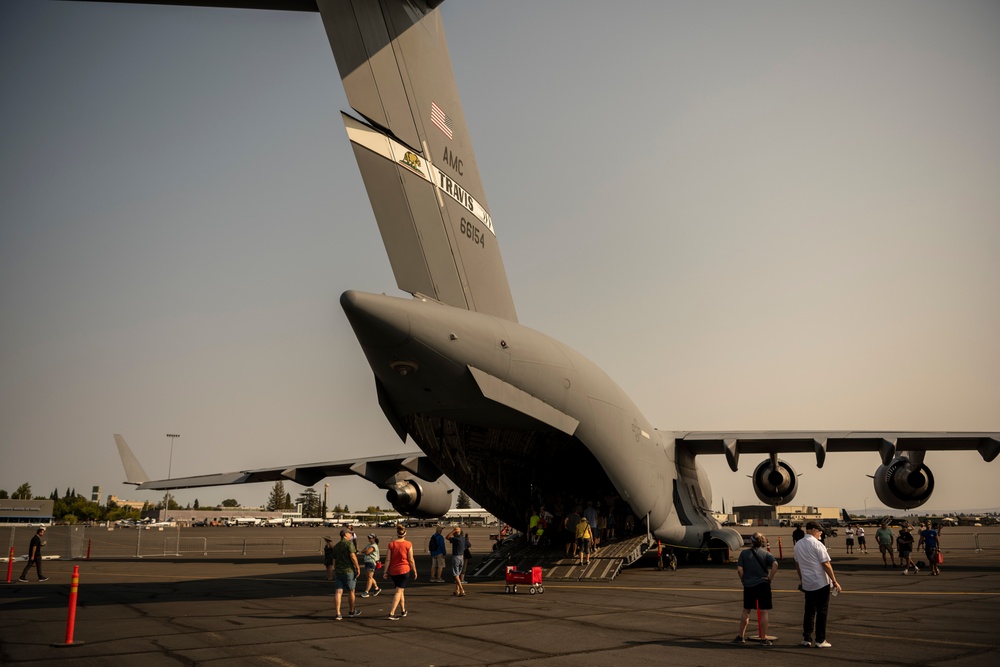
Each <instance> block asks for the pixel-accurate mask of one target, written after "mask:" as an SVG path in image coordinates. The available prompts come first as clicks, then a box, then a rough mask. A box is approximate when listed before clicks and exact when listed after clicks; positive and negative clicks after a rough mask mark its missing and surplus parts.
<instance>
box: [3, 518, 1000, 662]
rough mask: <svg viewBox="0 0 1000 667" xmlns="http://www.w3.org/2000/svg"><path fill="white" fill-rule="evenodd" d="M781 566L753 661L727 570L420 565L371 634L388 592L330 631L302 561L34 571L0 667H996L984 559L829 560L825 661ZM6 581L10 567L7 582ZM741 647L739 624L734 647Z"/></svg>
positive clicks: (325, 597)
mask: <svg viewBox="0 0 1000 667" xmlns="http://www.w3.org/2000/svg"><path fill="white" fill-rule="evenodd" d="M250 530H253V529H250ZM296 530H297V529H296ZM956 530H957V529H956ZM978 530H980V532H982V531H989V530H990V529H978ZM327 532H329V531H327ZM382 532H386V531H382ZM477 532H479V533H482V535H483V536H485V533H486V532H488V531H485V530H483V529H477ZM773 532H775V533H777V532H778V531H773ZM781 532H782V533H784V532H785V531H781ZM411 534H412V540H413V542H414V544H415V545H419V546H423V544H425V543H426V538H425V534H426V531H411ZM474 534H475V533H474ZM948 534H949V533H948V532H946V533H945V536H944V537H945V538H947V537H948ZM776 537H777V535H775V536H774V537H772V538H771V539H772V551H774V552H775V553H777V549H775V548H774V547H775V546H776ZM959 537H960V536H959V534H958V533H953V538H952V539H953V540H954V541H955V542H956V543H957V542H958V541H959ZM122 539H128V538H127V537H126V536H122ZM133 539H134V538H133ZM386 541H387V540H386V539H383V545H384V543H385V542H386ZM786 541H787V542H789V543H790V539H787V538H786V537H783V538H782V542H783V543H785V542H786ZM479 543H480V544H483V545H484V546H485V541H484V540H482V539H481V540H480V542H479ZM842 544H843V538H842V537H841V538H840V545H842ZM945 544H946V546H947V542H946V543H945ZM783 550H784V556H785V559H784V560H783V561H782V566H781V569H780V570H779V572H778V577H777V579H776V581H775V595H774V598H775V601H774V606H775V608H774V610H773V611H772V613H771V627H770V633H771V634H772V635H776V636H777V637H778V639H777V641H776V642H775V646H773V647H770V648H765V647H761V646H758V645H756V644H752V643H751V644H748V645H745V646H740V645H734V644H731V643H730V640H732V638H733V637H734V636H735V635H736V632H737V625H738V619H739V614H740V607H741V592H740V588H739V582H738V580H737V577H736V573H735V566H734V565H727V566H714V565H699V566H685V567H681V568H680V569H679V570H677V571H676V572H670V571H657V570H656V569H655V568H654V567H653V560H654V559H652V558H646V559H643V560H642V561H640V562H639V563H637V564H636V565H634V566H632V567H631V568H628V569H627V570H625V571H624V572H623V573H622V574H621V575H620V576H619V577H618V578H617V579H615V580H614V581H613V582H605V583H602V582H598V583H589V582H588V583H583V582H574V581H546V582H545V592H544V593H543V594H539V595H529V594H527V593H526V592H523V589H522V590H521V591H519V592H518V593H517V594H505V593H504V592H503V588H504V587H503V582H502V581H478V582H472V583H469V584H468V585H467V590H468V592H469V593H468V595H467V596H466V597H464V598H455V597H452V596H451V587H450V586H448V585H447V584H431V583H428V582H426V578H427V574H428V567H429V562H428V559H427V557H426V556H425V555H419V556H418V559H417V564H418V570H419V572H420V578H419V579H418V580H417V581H416V582H415V583H411V584H410V586H409V587H408V588H407V609H408V611H409V615H408V616H407V618H405V619H403V620H401V621H398V622H390V621H389V620H387V618H386V616H387V613H388V609H389V606H390V604H391V600H392V595H391V594H392V588H391V583H386V584H385V585H386V588H385V592H384V593H383V594H382V595H381V596H379V597H377V598H368V599H366V600H359V601H358V607H359V608H360V609H361V610H362V615H361V617H359V618H357V619H345V620H344V621H339V622H338V621H335V620H334V619H333V616H334V613H333V598H332V593H333V589H332V586H331V585H330V584H329V583H328V582H326V581H323V576H324V575H323V572H322V566H321V564H320V563H319V561H318V558H317V557H315V556H306V557H303V556H296V557H284V558H282V557H280V555H279V556H277V557H259V556H253V557H251V556H248V557H241V556H236V557H226V558H213V557H208V558H204V557H197V558H170V559H164V558H157V559H149V558H143V559H135V558H120V559H106V560H91V561H50V562H47V563H46V575H47V576H49V577H50V580H49V581H48V582H45V583H38V582H35V581H32V582H30V583H27V584H23V583H13V584H8V585H5V586H2V587H0V591H2V592H0V663H2V664H4V665H28V664H39V663H44V664H46V665H51V664H61V663H62V664H72V665H82V666H87V665H95V666H96V665H138V664H141V665H143V666H144V667H155V666H157V665H209V664H211V665H219V666H224V665H320V664H324V665H326V664H331V663H333V664H340V663H347V664H354V665H358V664H361V665H368V664H380V665H386V664H398V665H483V664H510V665H531V664H545V665H550V664H551V665H601V666H602V667H604V666H606V665H608V664H615V663H619V664H626V663H627V664H629V665H638V664H650V663H660V662H674V663H677V664H682V665H704V664H711V665H716V664H719V663H720V662H732V661H740V662H746V663H749V664H768V665H786V664H788V665H790V664H796V665H802V664H805V663H807V662H808V663H809V664H838V665H839V664H847V663H851V664H855V665H857V664H865V663H877V664H890V665H894V664H898V665H906V666H907V667H912V666H913V665H931V664H933V665H993V664H997V663H998V661H1000V636H998V634H997V632H996V628H997V624H998V621H1000V551H997V550H988V551H985V552H982V553H976V551H975V550H974V549H971V548H962V549H955V550H953V551H947V550H946V561H945V564H944V566H943V568H942V569H943V574H942V576H939V577H931V576H929V575H926V574H925V573H924V572H923V571H921V573H920V574H919V575H916V576H913V575H911V576H901V574H900V571H899V570H894V569H891V568H883V567H882V562H881V558H880V557H879V556H878V555H877V554H868V555H867V556H866V555H863V554H856V555H854V556H848V555H845V554H843V553H842V552H843V549H842V546H838V545H837V544H836V543H834V544H833V545H832V546H831V551H832V553H833V555H834V566H835V569H836V570H837V572H838V578H839V579H840V581H841V583H842V584H843V586H844V588H845V590H844V592H843V593H842V594H841V595H840V596H839V597H837V598H836V599H834V600H833V603H832V605H831V621H830V630H829V633H828V638H829V641H830V642H831V643H832V644H833V648H830V649H811V648H810V649H807V648H800V647H798V646H797V644H798V642H799V640H800V628H801V614H802V606H803V605H802V594H801V593H799V592H798V591H797V590H796V585H797V578H796V576H795V573H794V565H793V564H792V562H791V560H790V553H789V549H788V546H787V545H785V546H784V549H783ZM419 551H422V549H421V548H418V552H419ZM74 565H78V566H79V568H80V582H81V583H80V592H79V606H78V610H77V617H76V629H75V634H74V640H75V642H76V643H75V645H74V646H72V647H68V648H54V647H52V646H50V645H51V644H53V643H58V642H62V641H63V640H64V639H65V633H66V620H67V599H68V594H69V583H70V578H71V573H72V570H73V567H74ZM18 574H19V568H18V569H17V570H16V571H15V572H14V578H15V579H16V577H17V575H18ZM32 579H34V575H32ZM380 583H381V582H380ZM344 608H345V610H346V602H345V607H344ZM754 631H755V625H754V624H751V630H750V632H749V633H748V634H752V633H753V632H754Z"/></svg>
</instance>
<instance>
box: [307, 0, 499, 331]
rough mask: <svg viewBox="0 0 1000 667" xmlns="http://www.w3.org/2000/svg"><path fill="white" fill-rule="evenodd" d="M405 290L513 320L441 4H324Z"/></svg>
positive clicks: (356, 141)
mask: <svg viewBox="0 0 1000 667" xmlns="http://www.w3.org/2000/svg"><path fill="white" fill-rule="evenodd" d="M317 4H318V6H319V10H320V14H321V16H322V18H323V24H324V26H325V27H326V32H327V35H328V37H329V40H330V45H331V47H332V49H333V54H334V57H335V58H336V60H337V67H338V69H339V70H340V76H341V79H342V80H343V83H344V90H345V91H346V92H347V98H348V100H349V102H350V104H351V106H352V107H353V108H354V109H355V110H356V111H357V112H358V113H359V114H361V116H362V117H363V118H364V121H361V120H358V119H355V118H353V117H350V116H346V115H345V117H344V123H345V125H346V126H347V134H348V137H349V138H350V140H351V144H352V147H353V148H354V155H355V158H356V159H357V161H358V167H359V169H360V170H361V176H362V178H363V180H364V183H365V188H366V189H367V191H368V197H369V199H370V200H371V204H372V209H373V211H374V213H375V218H376V220H377V221H378V225H379V231H380V232H381V234H382V242H383V244H384V245H385V248H386V253H387V254H388V256H389V262H390V264H391V265H392V270H393V273H394V274H395V276H396V284H397V285H398V286H399V288H400V289H402V290H404V291H407V292H410V293H411V294H419V295H424V296H428V297H431V298H433V299H436V300H438V301H440V302H442V303H446V304H448V305H451V306H456V307H459V308H466V309H468V310H475V311H478V312H483V313H488V314H491V315H496V316H498V317H502V318H504V319H508V320H514V321H516V319H517V315H516V313H515V310H514V302H513V299H512V297H511V294H510V286H509V284H508V281H507V274H506V271H505V270H504V266H503V261H502V259H501V257H500V249H499V247H498V245H497V237H496V231H495V229H494V226H493V219H492V218H491V217H490V214H489V209H488V208H487V204H486V195H485V193H484V191H483V185H482V180H481V179H480V175H479V167H478V165H477V163H476V157H475V154H474V152H473V150H472V141H471V138H470V135H469V130H468V127H467V125H466V122H465V114H464V112H463V111H462V104H461V101H460V100H459V97H458V89H457V86H456V84H455V77H454V73H453V71H452V67H451V57H450V56H449V54H448V44H447V42H446V41H445V36H444V26H443V24H442V22H441V14H440V12H439V11H438V10H437V9H436V6H437V4H440V3H437V2H425V1H424V0H403V1H400V0H380V1H379V2H374V1H373V2H345V1H343V0H318V3H317Z"/></svg>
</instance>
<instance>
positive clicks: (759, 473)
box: [751, 459, 799, 505]
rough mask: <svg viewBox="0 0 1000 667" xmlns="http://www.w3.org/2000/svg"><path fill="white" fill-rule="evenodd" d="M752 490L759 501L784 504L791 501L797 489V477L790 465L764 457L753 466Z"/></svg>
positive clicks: (769, 503)
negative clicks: (758, 463)
mask: <svg viewBox="0 0 1000 667" xmlns="http://www.w3.org/2000/svg"><path fill="white" fill-rule="evenodd" d="M751 478H752V479H753V490H754V493H756V494H757V497H758V498H760V500H761V502H764V503H767V504H768V505H784V504H785V503H789V502H791V501H792V498H794V497H795V492H796V491H798V490H799V483H798V477H797V476H796V474H795V470H794V469H793V468H792V466H790V465H788V463H786V462H785V461H782V460H780V459H773V460H772V459H765V460H764V461H761V463H760V465H758V466H757V467H756V468H754V471H753V475H751Z"/></svg>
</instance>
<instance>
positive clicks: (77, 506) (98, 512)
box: [0, 482, 240, 523]
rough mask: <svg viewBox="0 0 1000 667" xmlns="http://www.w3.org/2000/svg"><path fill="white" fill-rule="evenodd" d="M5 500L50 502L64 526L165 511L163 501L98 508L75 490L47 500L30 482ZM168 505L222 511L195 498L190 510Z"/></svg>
mask: <svg viewBox="0 0 1000 667" xmlns="http://www.w3.org/2000/svg"><path fill="white" fill-rule="evenodd" d="M6 499H12V500H51V501H52V518H53V520H55V521H60V522H63V523H78V522H80V521H121V520H123V519H135V520H138V519H139V518H140V517H141V516H142V513H143V512H148V511H151V510H158V509H163V501H160V502H158V503H155V504H153V503H149V502H146V503H144V504H143V506H142V509H135V508H132V507H124V506H120V505H118V504H117V503H115V502H114V501H113V500H110V499H109V500H108V502H107V504H106V505H99V504H97V503H95V502H94V501H92V500H88V499H87V498H85V497H83V496H82V495H80V494H79V493H77V492H76V489H71V488H67V489H66V491H65V493H63V494H62V495H60V494H59V489H54V490H53V491H52V493H50V494H49V495H48V496H47V497H46V496H33V495H32V492H31V484H29V483H27V482H25V483H24V484H21V485H20V486H19V487H17V489H16V490H15V491H14V492H13V493H10V494H8V493H7V490H6V489H0V500H6ZM169 502H170V506H169V509H170V510H183V509H196V510H206V511H213V510H218V509H220V507H210V506H204V505H201V504H200V503H199V502H198V499H197V498H195V500H194V502H193V503H190V504H188V506H187V508H184V507H181V506H180V505H179V504H177V502H176V501H174V499H173V497H171V498H170V501H169ZM220 505H221V507H239V506H240V503H239V501H237V500H235V499H233V498H226V499H225V500H223V501H222V503H220Z"/></svg>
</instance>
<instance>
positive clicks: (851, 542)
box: [847, 537, 854, 547]
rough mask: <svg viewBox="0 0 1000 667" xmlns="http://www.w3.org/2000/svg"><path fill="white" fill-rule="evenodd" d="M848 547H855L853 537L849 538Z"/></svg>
mask: <svg viewBox="0 0 1000 667" xmlns="http://www.w3.org/2000/svg"><path fill="white" fill-rule="evenodd" d="M847 546H849V547H853V546H854V538H853V537H848V538H847Z"/></svg>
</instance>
